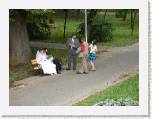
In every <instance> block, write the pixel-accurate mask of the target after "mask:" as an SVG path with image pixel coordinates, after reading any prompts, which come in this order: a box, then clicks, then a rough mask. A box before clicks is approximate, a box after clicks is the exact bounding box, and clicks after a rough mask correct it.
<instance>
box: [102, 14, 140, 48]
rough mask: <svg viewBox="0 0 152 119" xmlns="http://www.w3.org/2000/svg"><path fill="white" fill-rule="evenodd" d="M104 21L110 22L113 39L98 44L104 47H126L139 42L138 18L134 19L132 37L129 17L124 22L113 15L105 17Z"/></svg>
mask: <svg viewBox="0 0 152 119" xmlns="http://www.w3.org/2000/svg"><path fill="white" fill-rule="evenodd" d="M106 20H107V21H111V22H112V26H113V39H112V40H111V41H107V42H101V43H100V44H102V45H106V46H127V45H131V44H133V43H136V42H138V41H139V16H137V17H136V19H135V26H134V27H135V28H134V32H133V36H131V28H130V17H128V18H127V19H126V21H125V22H124V21H122V19H120V18H115V16H114V15H109V16H107V17H106Z"/></svg>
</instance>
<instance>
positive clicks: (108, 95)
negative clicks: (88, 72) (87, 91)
mask: <svg viewBox="0 0 152 119" xmlns="http://www.w3.org/2000/svg"><path fill="white" fill-rule="evenodd" d="M128 97H130V98H132V99H133V100H135V101H139V75H135V76H132V77H129V78H128V79H127V80H125V81H123V82H121V83H118V84H116V85H114V86H111V87H109V88H107V89H105V90H103V91H100V92H97V93H95V94H94V95H91V96H89V97H88V98H86V99H84V100H82V101H80V102H78V103H76V104H75V105H78V106H88V105H89V106H91V105H94V104H97V103H98V102H101V101H105V100H106V99H113V100H118V99H120V98H122V99H126V98H128Z"/></svg>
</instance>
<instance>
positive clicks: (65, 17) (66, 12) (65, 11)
mask: <svg viewBox="0 0 152 119" xmlns="http://www.w3.org/2000/svg"><path fill="white" fill-rule="evenodd" d="M64 13H65V16H64V33H63V38H65V30H66V21H67V16H68V10H67V9H65V10H64Z"/></svg>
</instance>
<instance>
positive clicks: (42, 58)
mask: <svg viewBox="0 0 152 119" xmlns="http://www.w3.org/2000/svg"><path fill="white" fill-rule="evenodd" d="M36 61H37V63H38V64H40V65H41V67H42V70H43V73H44V74H51V75H52V74H57V72H56V65H55V64H54V63H53V58H50V59H47V55H46V54H42V53H40V52H39V51H38V52H37V54H36Z"/></svg>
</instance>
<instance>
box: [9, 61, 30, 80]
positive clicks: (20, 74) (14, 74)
mask: <svg viewBox="0 0 152 119" xmlns="http://www.w3.org/2000/svg"><path fill="white" fill-rule="evenodd" d="M31 75H32V67H31V65H30V64H26V65H20V66H15V67H10V69H9V80H10V81H11V82H13V81H15V80H20V79H23V78H26V77H29V76H31Z"/></svg>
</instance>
